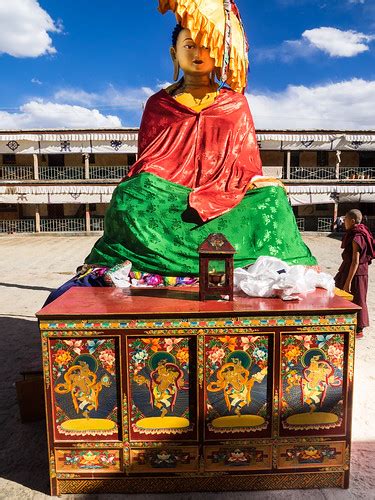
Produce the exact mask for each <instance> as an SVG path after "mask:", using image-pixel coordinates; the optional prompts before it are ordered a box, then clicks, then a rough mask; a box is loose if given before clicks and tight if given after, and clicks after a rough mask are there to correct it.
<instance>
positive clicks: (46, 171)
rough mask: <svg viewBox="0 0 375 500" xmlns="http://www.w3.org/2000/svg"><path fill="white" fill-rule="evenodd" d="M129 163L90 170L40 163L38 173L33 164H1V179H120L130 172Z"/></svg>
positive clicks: (90, 168)
mask: <svg viewBox="0 0 375 500" xmlns="http://www.w3.org/2000/svg"><path fill="white" fill-rule="evenodd" d="M129 168H130V167H129V166H128V165H111V166H107V165H90V167H89V169H88V171H87V170H86V169H85V167H84V166H81V165H77V166H65V167H62V166H50V165H40V166H39V167H38V175H37V176H35V169H34V167H33V166H31V165H27V166H22V165H3V166H1V165H0V181H1V180H3V181H28V180H40V181H71V180H72V181H75V180H96V181H99V180H113V181H119V180H120V179H122V178H123V177H125V176H126V175H127V173H128V172H129Z"/></svg>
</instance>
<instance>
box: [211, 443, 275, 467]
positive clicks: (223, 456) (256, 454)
mask: <svg viewBox="0 0 375 500" xmlns="http://www.w3.org/2000/svg"><path fill="white" fill-rule="evenodd" d="M271 468H272V446H262V445H260V446H258V445H254V446H238V447H233V446H232V447H225V446H207V448H206V449H205V470H206V471H228V472H238V471H250V470H261V469H262V470H267V469H271Z"/></svg>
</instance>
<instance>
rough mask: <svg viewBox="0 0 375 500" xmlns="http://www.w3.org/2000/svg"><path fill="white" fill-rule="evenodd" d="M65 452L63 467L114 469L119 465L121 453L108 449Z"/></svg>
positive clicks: (60, 452)
mask: <svg viewBox="0 0 375 500" xmlns="http://www.w3.org/2000/svg"><path fill="white" fill-rule="evenodd" d="M59 454H60V455H62V454H63V467H65V468H69V469H86V470H91V469H113V468H116V466H117V467H118V465H119V453H118V452H111V451H106V450H100V451H96V450H88V451H74V450H69V452H68V453H65V452H62V451H59Z"/></svg>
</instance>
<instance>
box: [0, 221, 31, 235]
mask: <svg viewBox="0 0 375 500" xmlns="http://www.w3.org/2000/svg"><path fill="white" fill-rule="evenodd" d="M0 233H35V220H34V219H18V220H0Z"/></svg>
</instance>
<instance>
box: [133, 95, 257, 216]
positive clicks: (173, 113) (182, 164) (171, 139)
mask: <svg viewBox="0 0 375 500" xmlns="http://www.w3.org/2000/svg"><path fill="white" fill-rule="evenodd" d="M138 147H139V149H138V153H139V159H138V161H137V162H136V163H135V164H134V165H133V167H132V169H131V170H130V172H129V175H128V176H129V177H132V176H134V175H136V174H139V173H141V172H149V173H152V174H154V175H157V176H159V177H162V178H163V179H166V180H167V181H170V182H174V183H176V184H182V185H183V186H186V187H188V188H191V189H192V192H191V193H190V195H189V205H190V206H191V207H193V208H194V209H195V210H196V211H197V212H198V213H199V215H200V217H201V219H202V220H203V221H207V220H209V219H213V218H214V217H218V216H219V215H222V214H224V213H225V212H228V211H229V210H231V209H232V208H233V207H235V206H236V205H238V203H240V201H241V200H242V198H243V197H244V195H245V193H246V191H247V189H248V186H249V183H250V181H251V179H252V178H253V177H254V175H262V164H261V160H260V155H259V149H258V144H257V140H256V135H255V130H254V124H253V119H252V116H251V113H250V109H249V106H248V103H247V99H246V97H245V96H243V95H242V94H239V93H237V92H233V91H232V90H230V89H222V90H221V91H220V93H219V95H218V96H217V98H216V99H215V102H214V103H213V104H212V105H210V106H208V107H207V108H205V109H204V110H203V111H201V112H200V113H197V112H195V111H193V110H192V109H190V108H188V107H186V106H184V105H183V104H180V103H178V102H177V101H176V100H175V99H174V98H173V97H172V96H170V95H169V94H168V93H167V92H166V91H165V90H161V91H160V92H158V93H157V94H155V95H153V96H152V97H150V99H149V100H148V102H147V105H146V108H145V111H144V113H143V118H142V123H141V128H140V131H139V146H138Z"/></svg>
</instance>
